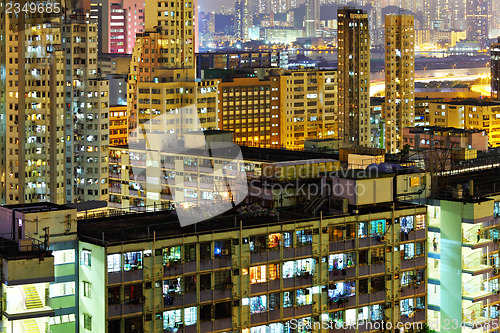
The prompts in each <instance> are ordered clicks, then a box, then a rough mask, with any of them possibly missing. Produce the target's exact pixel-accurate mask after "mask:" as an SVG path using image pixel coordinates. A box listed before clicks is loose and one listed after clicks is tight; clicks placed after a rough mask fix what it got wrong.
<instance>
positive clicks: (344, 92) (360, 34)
mask: <svg viewBox="0 0 500 333" xmlns="http://www.w3.org/2000/svg"><path fill="white" fill-rule="evenodd" d="M338 101H339V102H338V117H337V119H338V124H339V125H338V126H339V129H338V138H339V139H341V140H342V141H344V142H346V143H350V144H354V145H360V146H368V145H370V34H369V29H368V15H367V14H366V13H365V12H364V11H363V10H361V9H352V8H343V9H339V11H338Z"/></svg>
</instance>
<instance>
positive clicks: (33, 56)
mask: <svg viewBox="0 0 500 333" xmlns="http://www.w3.org/2000/svg"><path fill="white" fill-rule="evenodd" d="M60 23H61V19H60V18H54V19H53V20H51V21H49V20H48V18H47V17H45V16H44V15H40V16H38V17H36V18H35V17H32V16H28V15H24V13H23V14H20V15H14V14H6V15H4V16H2V17H1V18H0V33H1V35H0V43H1V47H0V49H1V51H0V55H1V57H2V59H1V63H2V64H3V65H2V69H1V71H2V75H0V76H1V79H0V112H1V115H0V116H1V118H2V121H1V125H0V142H1V146H2V151H1V155H0V160H1V162H0V174H1V179H2V181H1V182H0V192H1V193H0V202H1V203H3V204H8V203H18V202H20V203H24V202H39V201H50V202H54V203H65V202H66V200H65V186H66V184H65V168H64V163H61V161H64V159H65V156H64V154H65V153H64V152H65V143H64V142H65V134H64V130H65V126H66V124H65V119H64V115H65V114H64V104H65V99H64V98H65V90H64V89H65V88H64V87H65V86H66V82H65V63H66V61H65V53H64V52H63V50H62V49H61V43H62V36H61V28H60ZM20 27H25V29H22V28H20ZM41 36H43V38H41Z"/></svg>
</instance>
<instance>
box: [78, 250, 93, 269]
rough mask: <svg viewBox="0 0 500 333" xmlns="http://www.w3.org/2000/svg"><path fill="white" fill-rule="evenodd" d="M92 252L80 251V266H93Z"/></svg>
mask: <svg viewBox="0 0 500 333" xmlns="http://www.w3.org/2000/svg"><path fill="white" fill-rule="evenodd" d="M91 254H92V252H91V251H89V250H82V251H80V266H87V267H90V266H91V264H92V260H91V259H92V256H91Z"/></svg>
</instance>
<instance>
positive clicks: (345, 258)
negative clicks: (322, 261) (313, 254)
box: [328, 252, 356, 271]
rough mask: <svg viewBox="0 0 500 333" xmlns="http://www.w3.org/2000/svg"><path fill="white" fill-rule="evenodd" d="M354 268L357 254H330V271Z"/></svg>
mask: <svg viewBox="0 0 500 333" xmlns="http://www.w3.org/2000/svg"><path fill="white" fill-rule="evenodd" d="M354 266H356V253H355V252H348V253H338V254H330V257H329V258H328V268H329V270H330V271H332V270H334V269H337V270H340V269H345V268H349V267H354Z"/></svg>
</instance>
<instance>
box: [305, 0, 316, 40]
mask: <svg viewBox="0 0 500 333" xmlns="http://www.w3.org/2000/svg"><path fill="white" fill-rule="evenodd" d="M319 10H320V0H307V1H306V15H305V21H304V25H305V28H306V35H305V36H306V37H309V38H314V37H316V31H317V30H318V29H319V21H320V16H319V15H320V14H319Z"/></svg>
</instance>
